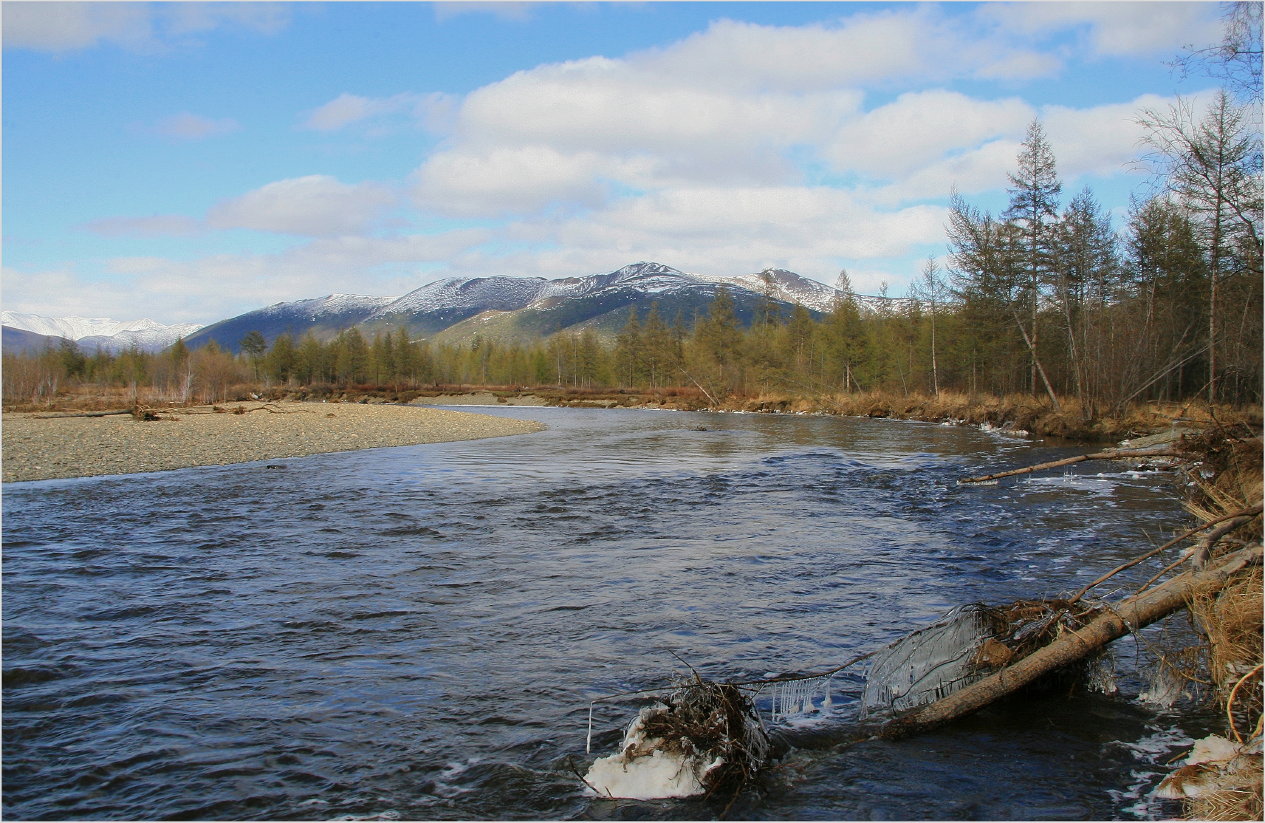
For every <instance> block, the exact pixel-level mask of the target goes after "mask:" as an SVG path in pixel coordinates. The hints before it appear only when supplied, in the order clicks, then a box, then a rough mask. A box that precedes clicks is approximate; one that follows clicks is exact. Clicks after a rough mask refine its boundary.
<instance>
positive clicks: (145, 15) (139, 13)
mask: <svg viewBox="0 0 1265 823" xmlns="http://www.w3.org/2000/svg"><path fill="white" fill-rule="evenodd" d="M2 13H3V21H4V25H3V30H4V47H5V48H20V49H30V50H34V51H44V52H52V53H54V54H60V53H66V52H71V51H77V50H80V49H86V48H90V47H93V46H97V45H103V44H110V45H114V46H118V47H120V48H124V49H127V50H129V51H139V52H150V51H155V50H161V49H164V48H170V47H172V46H177V45H187V44H189V43H190V42H192V40H191V38H192V37H193V36H194V35H197V34H200V33H203V32H207V31H212V30H214V29H218V28H236V29H241V30H246V31H252V32H256V33H261V34H275V33H276V32H278V31H280V30H281V29H283V28H284V27H285V26H286V24H287V23H288V20H289V10H288V9H287V8H286V6H285V4H278V3H103V2H63V0H48V2H21V3H5V4H4V5H3V9H2Z"/></svg>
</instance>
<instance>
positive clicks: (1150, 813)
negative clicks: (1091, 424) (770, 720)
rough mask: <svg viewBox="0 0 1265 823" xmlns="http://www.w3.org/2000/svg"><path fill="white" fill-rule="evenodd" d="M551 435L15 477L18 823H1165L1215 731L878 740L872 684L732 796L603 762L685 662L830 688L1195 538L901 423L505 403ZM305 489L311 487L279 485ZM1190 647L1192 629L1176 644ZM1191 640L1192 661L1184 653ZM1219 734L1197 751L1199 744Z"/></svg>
mask: <svg viewBox="0 0 1265 823" xmlns="http://www.w3.org/2000/svg"><path fill="white" fill-rule="evenodd" d="M478 411H485V412H487V413H493V414H500V415H505V416H511V417H518V418H527V419H535V420H540V421H542V422H544V423H547V424H548V425H549V427H550V428H549V430H548V431H546V432H542V433H538V434H530V435H523V436H517V437H511V438H501V439H495V440H484V441H473V442H463V443H450V444H434V445H425V446H416V447H407V448H394V449H378V450H370V451H361V452H349V453H342V454H330V455H317V456H313V457H308V458H302V459H290V460H284V461H272V463H271V464H265V463H253V464H243V465H239V466H228V467H213V468H199V469H189V470H182V471H175V472H166V473H160V474H147V475H131V476H115V477H107V478H92V479H81V480H68V481H44V482H35V483H18V484H7V485H6V486H5V494H4V555H3V572H4V578H3V594H4V598H3V617H4V624H3V632H4V658H3V668H4V695H3V708H4V714H3V734H4V758H3V759H4V783H3V799H4V809H3V812H4V816H5V818H6V819H18V818H23V819H116V820H117V819H321V820H327V819H335V818H378V819H435V818H445V819H472V818H474V819H560V818H561V819H574V818H581V819H592V818H604V819H605V818H609V819H647V818H654V819H698V818H709V817H715V816H718V815H720V814H721V813H727V814H728V816H730V817H734V818H748V819H809V818H812V819H1108V818H1124V819H1154V818H1158V817H1163V816H1166V815H1171V814H1172V813H1173V812H1174V811H1175V808H1174V807H1172V806H1171V805H1164V804H1161V803H1158V802H1156V801H1151V800H1148V799H1147V796H1146V795H1147V793H1148V792H1149V790H1150V789H1151V788H1152V787H1153V786H1154V784H1155V783H1156V782H1158V779H1159V775H1160V772H1161V769H1162V765H1159V764H1162V762H1163V761H1166V760H1168V759H1169V758H1171V757H1172V756H1173V755H1174V754H1176V753H1178V752H1179V751H1180V746H1181V745H1182V743H1183V742H1184V741H1186V740H1188V739H1189V738H1188V737H1184V736H1183V735H1184V734H1187V732H1184V731H1183V730H1182V729H1180V728H1179V724H1178V721H1177V720H1176V719H1174V718H1172V717H1168V716H1165V714H1164V713H1163V712H1162V711H1160V710H1157V709H1154V708H1151V707H1150V706H1149V705H1148V704H1146V703H1144V702H1142V701H1140V700H1138V699H1137V694H1138V692H1139V691H1140V690H1141V689H1142V688H1143V686H1144V684H1143V683H1142V682H1141V681H1140V680H1139V679H1138V677H1137V676H1136V675H1135V674H1131V673H1130V672H1131V670H1132V665H1131V661H1132V659H1134V658H1137V657H1139V656H1143V657H1145V656H1146V654H1147V653H1148V651H1147V650H1148V649H1149V647H1150V645H1151V641H1148V640H1142V641H1134V640H1126V641H1121V642H1120V643H1117V644H1116V645H1117V646H1118V647H1119V648H1118V649H1117V654H1118V655H1119V656H1120V657H1121V662H1120V666H1121V668H1122V670H1123V671H1124V674H1123V675H1122V679H1121V693H1120V694H1119V695H1117V696H1113V697H1108V696H1103V695H1082V694H1078V695H1072V696H1067V695H1063V694H1056V695H1046V696H1041V697H1035V698H1024V699H1019V700H1012V701H1009V702H1006V703H1004V704H1002V705H997V706H993V707H990V708H988V709H986V710H984V711H982V712H980V713H978V714H977V715H975V716H973V717H970V718H967V719H965V720H963V721H960V722H958V723H955V724H952V725H950V726H948V727H946V728H944V729H942V730H940V731H937V732H935V733H932V734H926V735H920V736H917V737H915V738H910V739H906V740H902V741H895V742H885V741H874V740H870V741H865V740H861V741H860V742H858V741H857V738H858V737H859V732H858V726H857V724H856V716H855V711H853V707H854V706H855V700H856V698H857V696H858V695H859V692H860V686H861V682H860V675H857V676H855V677H854V678H853V679H852V680H849V679H848V678H843V679H842V680H841V681H840V682H841V684H842V690H843V694H842V695H841V700H840V706H839V708H838V709H837V711H836V712H835V713H834V714H833V715H831V716H829V717H825V718H820V719H818V720H816V721H815V722H814V723H812V724H806V725H801V726H800V727H798V728H796V729H794V730H793V733H792V736H791V739H792V741H793V742H794V743H795V748H793V749H792V750H791V752H790V753H789V754H788V755H787V757H786V758H785V760H784V761H783V763H782V764H781V765H780V766H779V767H778V768H776V769H774V770H773V771H772V772H771V773H770V774H769V775H768V777H767V778H766V779H765V780H763V781H761V782H760V783H759V784H758V785H755V786H752V787H751V789H750V790H749V791H747V792H746V793H745V794H744V795H743V796H741V797H740V798H738V800H737V801H735V802H734V803H733V805H732V806H730V807H729V808H728V809H726V808H725V802H723V801H720V800H684V801H682V800H677V801H611V800H599V799H595V798H592V797H590V796H588V795H587V794H586V792H585V791H584V787H583V785H582V784H581V782H580V781H579V780H578V779H577V777H576V775H575V774H574V772H573V771H572V768H573V767H574V768H575V769H578V770H579V771H580V772H581V773H583V771H584V770H585V769H586V767H587V764H588V763H589V762H591V761H592V760H593V759H594V758H596V757H598V756H602V755H605V754H610V753H612V752H613V751H614V750H615V749H616V747H617V745H618V741H619V738H620V729H621V727H623V726H624V725H626V724H627V723H628V722H629V721H630V720H631V719H632V718H633V717H634V716H635V714H636V705H635V704H625V705H621V704H619V703H618V702H615V703H610V704H599V706H598V709H597V711H596V713H595V724H594V747H593V752H592V754H586V753H585V735H586V728H587V721H588V712H589V704H590V701H592V700H593V699H594V698H596V697H599V696H602V695H608V694H612V693H616V692H623V691H628V690H633V689H642V688H650V687H657V686H659V685H661V684H664V683H666V682H668V681H669V680H671V679H672V678H674V677H677V676H679V675H681V674H683V673H686V672H687V669H686V668H685V666H684V665H683V664H682V662H681V661H682V660H684V661H686V662H688V664H689V665H691V666H693V667H694V668H695V669H697V670H698V671H699V672H700V673H702V674H703V675H705V676H708V677H712V678H716V679H750V678H758V677H762V676H765V675H769V674H773V673H781V672H787V671H813V670H821V669H824V668H829V667H832V666H835V665H838V664H840V663H842V662H843V661H844V660H846V659H848V658H850V657H852V656H853V655H855V654H858V653H860V652H865V651H870V650H873V649H875V648H878V647H879V646H881V645H883V644H885V643H887V642H889V641H891V640H893V639H895V638H897V637H899V636H901V635H902V634H904V633H906V632H908V631H910V630H912V629H915V628H917V627H918V626H920V625H922V624H924V623H927V622H930V621H932V620H934V619H936V618H937V617H939V616H940V615H941V614H943V613H944V612H945V611H947V610H948V609H949V608H951V607H953V606H956V605H959V604H962V603H969V602H986V603H1004V602H1008V601H1010V600H1014V599H1016V598H1020V597H1038V596H1053V595H1056V594H1058V593H1060V592H1066V591H1070V590H1073V589H1075V588H1077V587H1079V586H1080V585H1081V584H1083V583H1084V582H1087V581H1088V580H1090V579H1092V578H1093V577H1094V576H1096V575H1097V574H1098V573H1099V572H1101V571H1104V570H1106V569H1109V568H1111V567H1113V566H1114V565H1116V564H1117V563H1118V562H1120V561H1121V560H1123V559H1127V558H1129V557H1132V556H1134V555H1135V554H1138V553H1140V551H1142V550H1144V549H1145V548H1147V547H1149V546H1151V545H1154V544H1155V543H1157V542H1159V540H1160V539H1162V538H1163V537H1164V536H1165V535H1166V534H1168V533H1171V532H1172V531H1173V530H1175V529H1176V528H1178V526H1179V525H1180V524H1181V523H1182V522H1183V517H1182V514H1181V511H1180V507H1179V505H1178V503H1177V500H1176V494H1175V492H1174V488H1173V483H1174V478H1173V476H1172V475H1166V474H1162V473H1154V474H1134V473H1129V472H1121V471H1117V470H1116V469H1113V468H1111V467H1107V472H1108V473H1106V474H1100V473H1099V472H1100V471H1102V470H1103V469H1104V467H1103V465H1102V464H1082V465H1086V466H1087V468H1085V469H1084V470H1083V471H1078V472H1072V473H1065V474H1056V475H1053V476H1041V477H1028V478H1018V479H1014V480H1006V481H1002V483H1001V484H999V485H997V486H991V487H988V486H985V487H979V486H959V485H957V480H958V479H959V478H961V477H965V476H969V475H971V474H978V473H985V472H991V471H997V470H1000V469H1004V468H1008V467H1014V466H1020V465H1026V464H1029V463H1035V462H1040V461H1043V460H1049V459H1055V458H1058V457H1061V456H1065V455H1068V454H1072V453H1075V452H1074V450H1071V449H1068V448H1065V447H1059V446H1055V445H1049V444H1045V443H1042V442H1040V441H1030V440H1027V439H1024V438H1021V437H1013V436H1005V435H1001V434H997V433H986V432H981V431H978V430H975V429H969V428H956V427H947V426H937V425H931V424H918V423H905V422H896V421H887V420H864V419H840V418H826V417H802V416H785V415H776V416H773V415H735V414H728V415H720V414H692V413H678V412H660V411H648V410H610V411H607V410H579V409H544V408H521V407H509V408H507V407H498V408H494V409H479V410H478ZM278 464H280V465H281V466H282V467H281V468H277V467H276V466H277V465H278ZM1161 631H1162V632H1168V631H1172V629H1163V630H1161ZM1158 639H1162V638H1158ZM1189 733H1191V734H1193V733H1195V732H1194V731H1193V730H1192V731H1190V732H1189Z"/></svg>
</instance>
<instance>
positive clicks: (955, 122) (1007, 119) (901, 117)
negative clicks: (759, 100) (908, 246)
mask: <svg viewBox="0 0 1265 823" xmlns="http://www.w3.org/2000/svg"><path fill="white" fill-rule="evenodd" d="M1034 113H1035V112H1034V111H1033V109H1032V107H1031V106H1029V105H1028V104H1027V103H1025V102H1023V101H1022V100H1020V99H1018V98H1013V97H1012V98H1007V99H1004V100H976V99H973V98H970V97H968V96H966V95H964V94H961V93H959V92H954V91H947V90H943V89H933V90H929V91H920V92H909V93H906V94H903V95H901V96H900V97H898V98H896V100H894V101H892V102H891V103H888V104H886V105H884V106H879V107H878V108H875V109H872V110H870V111H868V112H866V113H865V114H863V115H861V116H859V117H856V118H854V119H852V120H851V121H850V122H848V123H847V124H845V125H844V126H843V128H841V129H840V130H839V131H838V132H836V133H835V135H834V136H833V138H832V139H831V141H830V143H829V144H828V145H827V146H826V147H825V149H824V152H823V153H824V154H825V156H826V157H827V158H828V159H829V160H830V162H831V164H832V165H833V166H834V168H836V169H838V170H841V171H854V172H858V173H861V174H863V175H865V176H868V177H871V178H875V179H890V178H894V177H905V176H908V175H909V174H911V173H914V172H915V171H917V170H918V169H922V168H926V167H927V166H929V165H931V164H934V163H936V162H937V161H939V160H941V159H942V158H945V157H948V156H952V155H956V154H958V153H961V152H965V151H970V150H972V149H975V148H976V147H978V146H980V145H982V144H983V143H985V142H988V141H991V140H995V139H997V138H998V137H1000V136H1014V135H1022V134H1023V132H1024V129H1025V128H1026V126H1027V125H1028V123H1030V122H1031V121H1032V117H1033V115H1034Z"/></svg>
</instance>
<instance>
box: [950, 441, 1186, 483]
mask: <svg viewBox="0 0 1265 823" xmlns="http://www.w3.org/2000/svg"><path fill="white" fill-rule="evenodd" d="M1181 456H1182V453H1181V452H1179V451H1175V450H1173V449H1141V450H1138V449H1133V450H1130V449H1110V450H1108V451H1104V452H1094V453H1093V454H1078V455H1076V456H1075V457H1065V458H1063V459H1062V460H1052V461H1050V462H1049V463H1038V464H1037V465H1035V466H1024V467H1023V468H1022V469H1011V470H1010V471H1004V472H997V473H996V474H986V475H984V476H982V477H968V478H966V479H965V480H959V481H958V482H959V483H989V482H992V481H994V480H997V479H999V478H1002V477H1013V476H1014V475H1017V474H1030V473H1032V472H1038V471H1044V470H1045V469H1057V468H1060V467H1062V466H1070V465H1072V464H1073V463H1082V462H1084V461H1086V460H1132V459H1134V458H1138V457H1181Z"/></svg>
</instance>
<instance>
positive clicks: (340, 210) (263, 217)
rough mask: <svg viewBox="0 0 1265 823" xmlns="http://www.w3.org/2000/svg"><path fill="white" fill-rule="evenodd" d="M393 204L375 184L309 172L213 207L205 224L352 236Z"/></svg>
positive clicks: (393, 199) (390, 195) (387, 193)
mask: <svg viewBox="0 0 1265 823" xmlns="http://www.w3.org/2000/svg"><path fill="white" fill-rule="evenodd" d="M396 200H397V198H396V195H395V194H394V193H393V192H392V191H391V190H390V189H388V188H387V187H385V186H382V185H379V184H376V183H359V184H355V185H352V184H347V183H342V182H340V181H338V180H336V179H335V178H333V177H330V176H328V175H322V174H314V175H308V176H306V177H296V178H292V179H289V180H278V181H277V182H275V183H269V184H267V185H265V186H261V187H260V188H258V189H255V190H254V191H251V192H247V193H246V194H244V195H242V196H241V197H237V198H234V199H232V200H227V201H224V202H222V203H219V204H217V205H216V206H214V207H212V209H211V210H210V212H208V214H207V223H208V224H209V225H210V226H211V227H213V228H218V229H232V228H238V229H253V230H255V231H268V232H280V233H282V234H297V235H306V236H314V237H319V236H326V235H340V234H354V233H356V232H360V231H364V230H366V229H368V228H369V227H370V226H371V225H373V223H374V222H375V221H376V220H377V219H378V218H380V217H381V216H382V214H383V213H384V212H385V211H386V210H387V209H389V208H390V207H392V206H393V205H395V203H396Z"/></svg>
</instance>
